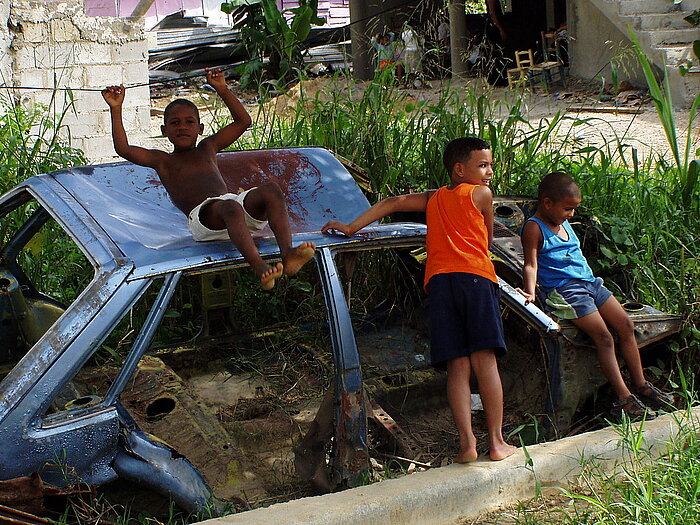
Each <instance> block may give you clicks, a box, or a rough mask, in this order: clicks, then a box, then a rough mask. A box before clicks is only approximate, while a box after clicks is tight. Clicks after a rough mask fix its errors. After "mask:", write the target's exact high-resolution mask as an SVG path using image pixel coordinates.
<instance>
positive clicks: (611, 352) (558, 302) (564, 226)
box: [518, 172, 673, 419]
mask: <svg viewBox="0 0 700 525" xmlns="http://www.w3.org/2000/svg"><path fill="white" fill-rule="evenodd" d="M538 190H539V191H538V200H539V203H538V206H537V212H536V213H535V214H534V215H533V216H532V217H531V218H530V219H528V221H527V222H526V223H525V226H523V231H522V234H521V236H522V242H523V251H524V255H525V264H524V267H523V289H518V291H519V292H520V293H522V294H523V295H524V296H525V298H526V299H527V300H528V301H529V302H534V301H535V285H536V284H537V283H539V285H540V289H541V291H542V292H543V293H544V294H545V296H546V299H545V309H547V310H548V311H549V312H550V313H551V314H552V315H555V316H556V317H559V318H560V319H570V320H571V321H572V322H573V323H574V324H575V325H576V326H577V327H578V328H579V329H581V330H583V331H584V332H585V333H586V334H588V336H589V337H590V338H591V339H593V342H594V343H595V346H596V349H597V354H598V360H599V361H600V368H601V372H602V373H603V375H604V376H605V378H606V379H607V380H608V381H609V382H610V384H611V386H612V387H613V389H614V390H615V393H616V394H617V397H618V400H617V401H616V402H615V403H614V404H613V408H614V409H615V410H621V411H623V412H626V413H627V415H628V416H629V417H630V418H633V419H635V418H640V417H643V416H645V415H646V418H647V419H653V418H654V417H656V414H655V413H654V412H653V410H652V409H659V408H672V407H673V396H672V395H671V394H668V393H666V392H662V391H660V390H659V389H658V388H656V387H655V386H653V385H652V384H651V383H649V382H648V381H647V380H646V378H645V377H644V370H643V369H642V361H641V358H640V356H639V347H638V346H637V340H636V339H635V337H634V323H633V322H632V320H631V319H630V318H629V316H628V315H627V313H626V312H625V310H624V309H623V308H622V305H620V303H619V302H618V300H617V299H616V298H615V297H614V296H613V295H612V293H611V292H610V291H609V290H608V289H607V288H605V286H603V280H602V279H601V278H600V277H595V276H594V275H593V271H592V270H591V268H590V266H589V265H588V262H587V261H586V258H585V257H584V256H583V253H582V252H581V245H580V243H579V240H578V238H577V237H576V234H575V233H574V231H573V229H572V228H571V225H569V219H570V218H571V217H573V216H574V212H575V210H576V208H577V207H578V206H579V204H581V190H580V189H579V187H578V185H577V184H576V182H574V180H573V179H572V178H571V176H569V175H567V174H566V173H561V172H555V173H550V174H549V175H547V176H546V177H544V179H542V181H541V182H540V184H539V187H538ZM609 328H610V329H612V330H613V331H614V332H615V333H617V337H618V341H619V345H620V353H621V354H622V357H623V358H624V360H625V363H626V364H627V369H628V370H629V373H630V376H631V379H632V388H628V387H627V385H626V384H625V381H624V379H623V378H622V374H621V373H620V367H619V365H618V362H617V358H616V356H615V341H614V339H613V336H612V334H611V333H610V330H609Z"/></svg>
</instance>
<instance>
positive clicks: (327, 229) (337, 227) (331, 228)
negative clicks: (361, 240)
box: [321, 221, 355, 237]
mask: <svg viewBox="0 0 700 525" xmlns="http://www.w3.org/2000/svg"><path fill="white" fill-rule="evenodd" d="M321 232H322V233H331V234H332V233H336V232H340V233H342V234H344V235H347V236H348V237H350V236H351V235H352V234H354V233H355V232H354V231H353V230H352V228H350V225H349V224H343V223H342V222H338V221H328V222H327V223H326V224H324V225H323V228H321Z"/></svg>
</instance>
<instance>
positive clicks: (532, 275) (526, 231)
mask: <svg viewBox="0 0 700 525" xmlns="http://www.w3.org/2000/svg"><path fill="white" fill-rule="evenodd" d="M521 240H522V242H523V254H524V256H525V263H524V264H523V287H522V289H520V288H517V290H518V292H520V293H521V294H522V295H523V296H524V297H525V299H527V301H528V302H529V303H534V302H535V287H536V286H537V252H538V251H539V249H540V245H541V243H542V232H541V231H540V228H539V226H537V224H535V223H534V222H532V221H528V222H526V223H525V226H523V232H522V234H521Z"/></svg>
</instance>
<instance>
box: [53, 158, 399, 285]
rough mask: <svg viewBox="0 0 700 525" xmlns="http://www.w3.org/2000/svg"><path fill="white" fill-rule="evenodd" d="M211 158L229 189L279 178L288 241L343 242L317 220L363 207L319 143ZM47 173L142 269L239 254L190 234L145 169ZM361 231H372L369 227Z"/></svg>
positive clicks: (264, 248)
mask: <svg viewBox="0 0 700 525" xmlns="http://www.w3.org/2000/svg"><path fill="white" fill-rule="evenodd" d="M218 160H219V165H220V168H221V172H222V174H223V176H224V179H225V181H226V184H227V187H228V189H229V190H230V191H233V192H238V191H239V190H240V188H250V187H253V186H255V185H258V184H260V183H262V182H266V181H270V180H273V181H276V182H277V183H278V184H279V185H280V187H281V189H282V191H283V193H284V194H285V196H286V198H287V204H288V209H289V216H290V222H291V226H292V230H293V232H294V233H295V234H297V235H296V238H295V240H296V241H313V242H316V243H317V244H318V245H319V246H322V245H327V244H329V243H333V244H339V243H342V242H347V239H340V238H337V237H336V238H334V237H331V236H327V235H322V234H321V233H320V229H321V226H323V225H324V224H325V223H326V222H327V221H328V220H330V219H338V220H341V221H345V222H349V221H351V220H352V219H354V218H355V217H356V216H357V215H359V214H360V213H361V212H362V211H364V210H365V209H366V208H367V207H368V206H369V203H368V202H367V199H366V198H365V196H364V195H363V194H362V191H361V190H360V188H359V187H358V186H357V184H356V183H355V181H354V180H353V178H352V176H351V175H350V174H349V173H348V171H347V170H346V169H345V167H344V166H343V165H342V164H341V163H340V161H338V159H336V158H335V157H334V156H333V154H332V153H331V152H329V151H328V150H325V149H322V148H294V149H279V150H257V151H239V152H225V153H220V154H219V156H218ZM51 176H52V177H53V179H54V180H55V181H57V182H58V183H59V184H61V185H62V186H63V187H64V188H65V189H66V191H67V192H68V193H70V194H71V196H72V197H73V198H74V199H75V200H76V201H77V202H79V203H80V205H81V206H82V207H83V208H84V209H85V210H86V211H87V213H88V214H89V215H90V216H91V217H92V218H93V219H94V221H95V222H96V223H97V224H99V225H100V227H101V228H102V229H103V230H104V231H105V232H106V234H107V235H108V236H109V238H111V239H112V240H113V241H114V243H115V244H116V245H117V246H118V247H119V249H120V250H121V251H122V252H123V253H124V254H125V255H126V256H127V257H128V258H129V259H131V260H132V261H133V262H134V263H135V264H136V266H137V268H138V269H143V271H144V272H151V273H152V272H154V271H157V272H163V271H169V270H177V269H186V268H191V267H196V266H199V265H201V264H212V263H216V262H217V261H231V260H233V261H238V260H241V259H242V257H241V255H240V253H239V252H238V250H236V249H234V248H233V246H232V245H231V243H229V242H207V243H201V242H200V243H198V242H195V241H194V240H192V237H191V235H190V233H189V231H188V229H187V220H186V217H185V215H184V214H183V213H182V212H181V211H180V210H178V209H177V208H176V207H175V206H174V205H173V203H172V202H171V201H170V198H169V197H168V195H167V193H166V191H165V189H164V187H163V185H162V184H161V182H160V180H159V179H158V176H157V174H156V173H155V171H154V170H152V169H150V168H144V167H140V166H136V165H134V164H131V163H128V162H120V163H112V164H102V165H96V166H85V167H78V168H73V169H70V170H61V171H57V172H54V173H52V174H51ZM164 225H167V227H164ZM398 230H400V228H398ZM388 231H397V227H393V228H390V229H388ZM259 235H260V238H259V239H258V247H259V250H260V252H261V253H262V254H263V256H276V255H278V254H279V249H278V247H277V244H276V243H275V242H274V240H273V237H272V232H271V231H270V230H269V229H265V230H263V231H262V232H260V234H259ZM367 235H369V236H372V233H371V230H368V232H367ZM399 235H400V234H399ZM138 274H139V272H138V271H137V275H138ZM141 274H142V273H141Z"/></svg>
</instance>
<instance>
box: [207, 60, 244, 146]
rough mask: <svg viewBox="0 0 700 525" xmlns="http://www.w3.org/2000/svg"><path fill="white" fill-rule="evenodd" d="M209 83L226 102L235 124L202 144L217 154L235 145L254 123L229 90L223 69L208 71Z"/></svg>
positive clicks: (225, 127) (224, 128)
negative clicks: (205, 144) (206, 144)
mask: <svg viewBox="0 0 700 525" xmlns="http://www.w3.org/2000/svg"><path fill="white" fill-rule="evenodd" d="M207 83H208V84H209V85H210V86H211V87H213V88H214V89H215V90H216V92H217V94H218V95H219V97H221V100H223V101H224V104H226V107H227V108H228V109H229V111H230V112H231V117H233V122H231V124H228V125H227V126H224V127H223V128H221V129H220V130H219V131H217V132H216V133H215V134H214V135H212V136H211V137H208V138H206V139H204V140H203V141H202V142H206V143H208V145H209V146H211V148H212V149H213V150H214V151H215V152H217V151H221V150H222V149H224V148H227V147H229V146H230V145H231V144H233V143H234V142H235V141H236V139H237V138H238V137H240V136H241V135H243V132H245V130H246V129H248V128H249V127H250V124H251V122H252V120H251V118H250V115H248V112H247V111H246V110H245V108H244V107H243V104H241V101H240V100H238V97H237V96H236V95H235V94H234V93H233V91H231V90H230V89H229V88H228V85H227V84H226V78H225V77H224V73H223V72H222V71H221V69H218V68H217V69H207Z"/></svg>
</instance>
